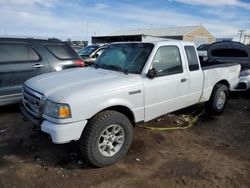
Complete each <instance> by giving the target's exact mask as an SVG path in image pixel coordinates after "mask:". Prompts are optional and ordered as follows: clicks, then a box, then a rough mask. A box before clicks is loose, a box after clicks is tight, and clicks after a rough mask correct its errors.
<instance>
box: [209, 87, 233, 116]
mask: <svg viewBox="0 0 250 188" xmlns="http://www.w3.org/2000/svg"><path fill="white" fill-rule="evenodd" d="M228 99H229V91H228V87H227V86H226V85H224V84H216V85H215V86H214V89H213V91H212V94H211V97H210V99H209V101H208V102H207V103H206V105H205V108H206V111H207V112H208V113H209V114H212V115H219V114H221V113H222V112H223V111H224V109H225V106H226V104H227V102H228Z"/></svg>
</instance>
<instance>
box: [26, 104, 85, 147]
mask: <svg viewBox="0 0 250 188" xmlns="http://www.w3.org/2000/svg"><path fill="white" fill-rule="evenodd" d="M21 112H22V114H23V115H24V116H26V117H27V118H28V119H29V120H31V121H32V122H33V123H34V124H36V125H38V126H40V125H41V131H43V132H45V133H47V134H49V135H50V136H51V138H52V142H53V143H55V144H64V143H68V142H70V141H74V140H79V139H80V137H81V135H82V131H83V129H84V128H85V126H86V124H87V120H82V121H78V122H71V123H65V124H58V123H53V122H50V121H48V120H43V119H36V118H34V117H33V116H32V115H31V114H30V113H29V112H28V111H27V110H26V109H25V108H24V106H23V104H21Z"/></svg>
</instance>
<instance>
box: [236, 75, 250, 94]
mask: <svg viewBox="0 0 250 188" xmlns="http://www.w3.org/2000/svg"><path fill="white" fill-rule="evenodd" d="M248 89H250V76H243V77H240V81H239V83H238V84H237V86H236V87H235V88H234V89H233V91H246V90H248Z"/></svg>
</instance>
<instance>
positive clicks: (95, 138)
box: [80, 111, 133, 167]
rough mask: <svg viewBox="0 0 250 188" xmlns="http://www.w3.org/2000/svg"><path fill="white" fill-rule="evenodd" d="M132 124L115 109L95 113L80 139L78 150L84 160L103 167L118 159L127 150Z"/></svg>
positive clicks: (130, 140)
mask: <svg viewBox="0 0 250 188" xmlns="http://www.w3.org/2000/svg"><path fill="white" fill-rule="evenodd" d="M132 137H133V126H132V124H131V122H130V121H129V119H128V118H127V117H126V116H125V115H123V114H121V113H119V112H116V111H103V112H100V113H98V114H97V115H95V116H94V117H93V118H92V119H91V120H90V121H89V123H88V125H87V126H86V128H85V130H84V131H83V134H82V136H81V139H80V151H81V154H82V157H83V159H84V160H85V161H87V162H89V163H91V164H92V165H94V166H97V167H104V166H107V165H110V164H113V163H115V162H117V161H118V160H120V159H121V158H122V157H123V156H124V155H125V154H126V153H127V151H128V150H129V147H130V145H131V142H132Z"/></svg>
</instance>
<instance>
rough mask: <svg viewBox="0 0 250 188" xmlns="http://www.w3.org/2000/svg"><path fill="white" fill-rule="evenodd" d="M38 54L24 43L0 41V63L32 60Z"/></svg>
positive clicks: (37, 57) (37, 59)
mask: <svg viewBox="0 0 250 188" xmlns="http://www.w3.org/2000/svg"><path fill="white" fill-rule="evenodd" d="M39 60H40V56H39V55H38V54H37V52H36V51H35V50H34V49H33V48H32V47H31V46H30V45H29V44H26V43H12V42H0V63H8V62H34V61H39Z"/></svg>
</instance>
